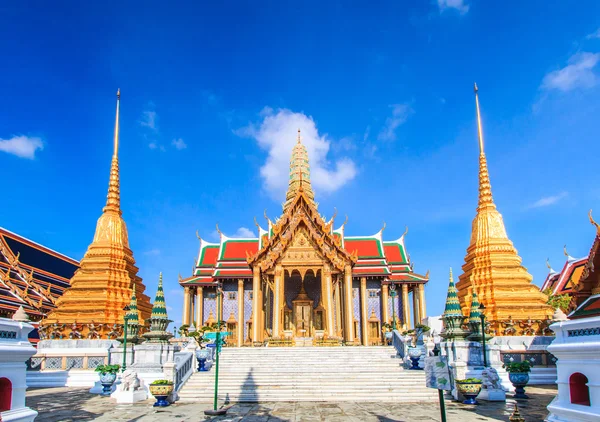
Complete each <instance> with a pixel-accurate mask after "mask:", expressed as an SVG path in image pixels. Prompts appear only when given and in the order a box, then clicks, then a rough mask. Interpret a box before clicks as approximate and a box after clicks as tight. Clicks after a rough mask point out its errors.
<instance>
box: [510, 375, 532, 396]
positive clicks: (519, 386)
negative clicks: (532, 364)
mask: <svg viewBox="0 0 600 422" xmlns="http://www.w3.org/2000/svg"><path fill="white" fill-rule="evenodd" d="M508 379H509V380H510V382H511V383H512V385H514V386H515V395H514V396H513V397H514V398H515V399H528V398H529V397H528V396H527V395H526V394H525V386H526V385H527V383H528V382H529V373H528V372H509V373H508Z"/></svg>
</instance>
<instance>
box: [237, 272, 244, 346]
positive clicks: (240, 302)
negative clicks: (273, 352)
mask: <svg viewBox="0 0 600 422" xmlns="http://www.w3.org/2000/svg"><path fill="white" fill-rule="evenodd" d="M237 306H238V317H237V347H242V345H243V344H244V280H243V279H241V278H240V279H239V280H238V293H237Z"/></svg>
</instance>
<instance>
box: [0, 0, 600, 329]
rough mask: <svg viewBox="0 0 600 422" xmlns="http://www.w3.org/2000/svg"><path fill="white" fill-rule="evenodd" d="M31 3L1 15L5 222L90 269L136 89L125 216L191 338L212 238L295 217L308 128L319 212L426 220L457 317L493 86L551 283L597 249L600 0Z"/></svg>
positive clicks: (442, 285)
mask: <svg viewBox="0 0 600 422" xmlns="http://www.w3.org/2000/svg"><path fill="white" fill-rule="evenodd" d="M27 3H28V4H27V5H25V4H24V3H23V4H16V3H12V4H8V3H7V4H2V5H0V40H1V41H0V56H1V57H3V59H4V60H3V64H4V65H3V66H2V67H0V90H1V92H2V94H3V95H2V98H3V100H2V101H1V102H0V164H1V166H2V169H3V174H4V180H3V181H4V184H5V187H6V188H7V189H5V194H6V197H5V206H3V207H0V225H2V226H3V227H6V228H7V229H9V230H12V231H15V232H17V233H19V234H21V235H24V236H26V237H29V238H31V239H33V240H35V241H38V242H40V243H42V244H45V245H47V246H49V247H52V248H54V249H56V250H58V251H61V252H63V253H65V254H67V255H70V256H72V257H74V258H77V259H81V257H82V256H83V254H84V253H85V250H86V248H87V245H88V244H89V242H90V241H91V239H92V237H93V232H94V227H95V223H96V220H97V218H98V216H99V215H100V212H101V208H102V206H103V205H104V202H105V200H106V190H107V186H108V172H109V166H110V156H111V153H112V151H111V148H112V145H111V142H112V130H113V123H114V105H115V104H114V99H115V97H114V95H115V92H116V89H117V88H118V87H120V88H121V92H122V101H121V148H120V164H121V189H122V208H123V211H124V218H125V221H126V222H127V225H128V228H129V235H130V243H131V247H132V249H133V251H134V256H135V258H136V260H137V264H138V266H139V267H140V275H141V276H142V277H143V279H144V280H145V284H146V286H147V287H148V293H149V295H150V296H153V295H154V292H155V289H156V284H157V280H158V273H159V271H162V272H163V273H164V276H165V283H166V289H165V290H166V292H167V294H166V301H167V305H168V306H169V307H170V308H171V311H170V312H171V316H172V318H173V319H174V320H176V323H178V322H179V320H180V307H181V298H182V294H181V291H180V289H179V288H178V286H177V275H178V273H181V274H182V275H183V276H187V275H190V273H191V269H192V265H193V260H194V258H195V256H196V254H197V250H198V241H197V239H196V235H195V232H196V230H198V231H199V233H200V235H201V236H203V237H204V238H206V239H208V240H213V241H214V240H216V236H215V223H219V227H220V228H221V230H222V231H223V232H224V233H226V234H228V235H235V234H236V233H237V234H243V233H244V232H246V231H247V230H251V231H253V232H256V229H255V226H254V224H253V218H254V216H256V217H257V218H258V219H259V220H260V221H261V222H262V218H261V216H262V215H263V211H264V209H265V208H266V209H267V213H268V214H269V216H270V217H272V218H273V217H275V216H276V215H278V214H279V213H280V212H281V202H283V200H284V185H285V183H282V179H281V178H282V177H284V179H285V173H286V171H287V169H286V167H287V162H288V161H289V154H290V152H291V148H292V145H293V142H294V139H295V135H296V134H295V130H296V128H297V127H298V126H299V127H301V128H302V130H303V134H304V136H305V143H306V144H307V147H308V150H309V154H310V158H311V165H312V168H313V173H312V174H313V185H314V190H315V193H316V197H317V201H318V202H319V209H320V211H321V212H322V213H323V214H325V215H326V216H330V215H331V214H332V213H333V208H334V207H337V209H338V211H339V214H338V215H339V216H340V217H338V218H339V219H340V220H339V222H340V223H341V221H342V220H343V216H344V215H345V214H347V215H348V217H349V222H348V225H347V234H349V235H361V234H364V235H369V234H373V233H375V232H377V231H378V230H379V229H380V228H381V226H382V223H383V221H385V222H386V223H387V228H386V231H385V235H384V237H385V238H387V239H394V238H397V237H399V236H400V235H401V234H402V233H403V231H404V227H405V226H406V225H408V226H409V230H410V231H409V234H408V235H407V238H406V243H407V247H408V249H409V252H410V254H411V257H412V260H413V261H414V263H415V270H416V271H418V272H420V273H425V272H426V271H427V269H430V270H431V281H430V283H429V285H428V287H427V289H426V294H427V301H428V313H429V314H432V315H435V314H440V313H441V312H442V305H443V302H444V299H445V292H446V286H447V274H448V267H450V266H452V267H453V268H454V269H455V274H459V273H460V270H459V268H460V266H461V265H462V263H463V259H464V256H465V251H466V248H467V246H468V242H469V235H470V230H471V221H472V219H473V217H474V215H475V208H476V204H477V171H478V170H477V165H478V160H477V154H478V151H477V137H476V126H475V106H474V97H473V82H474V81H477V83H478V85H479V88H480V100H481V106H482V119H483V125H484V134H485V141H486V152H487V155H488V164H489V168H490V176H491V182H492V189H493V193H494V197H495V200H496V203H497V205H498V207H499V210H500V211H501V213H502V214H503V216H504V220H505V223H506V226H507V231H508V234H509V236H510V238H511V239H512V240H513V242H514V243H515V246H516V248H517V249H518V251H519V253H520V254H521V256H522V257H523V262H524V265H525V266H526V267H527V268H528V269H529V270H530V272H531V273H532V274H533V276H534V279H535V282H536V283H537V284H541V282H542V281H543V279H544V278H545V276H546V274H547V268H546V265H545V261H546V258H548V257H549V258H550V262H551V263H552V265H553V266H554V267H555V268H556V269H559V267H561V266H562V265H563V263H564V259H565V257H564V255H563V245H564V244H566V245H567V249H568V251H569V253H570V254H571V255H573V256H576V257H580V256H584V255H587V253H588V251H589V248H590V246H591V243H592V239H593V236H594V231H593V228H592V227H591V226H590V224H589V222H588V219H587V215H586V214H587V211H588V210H589V209H590V208H596V209H598V215H599V216H600V183H599V181H600V173H599V172H598V171H597V167H598V164H597V163H598V157H599V156H600V142H598V133H599V126H600V119H599V118H598V116H599V115H600V96H599V95H598V94H599V93H600V87H599V84H598V77H599V74H598V73H599V69H600V65H599V64H598V62H599V61H600V3H598V2H595V1H580V2H577V7H573V4H572V2H560V3H559V4H552V5H550V4H549V3H548V2H546V1H530V2H518V1H502V2H484V1H476V0H471V1H469V0H463V1H460V0H439V1H430V2H427V1H423V2H398V1H381V2H369V6H366V5H363V6H359V5H354V6H352V7H350V6H349V3H346V2H311V1H307V2H287V1H283V2H275V1H270V2H256V1H253V2H243V1H240V2H230V3H228V4H227V5H224V6H218V5H215V4H213V3H214V2H210V4H209V3H208V2H207V3H206V4H204V5H202V4H198V3H199V2H193V3H192V2H189V3H185V2H178V3H177V5H176V6H171V7H166V3H164V2H153V1H148V2H143V3H142V2H126V4H117V3H116V2H108V3H109V4H107V5H100V4H95V5H92V4H85V5H83V3H81V2H61V3H60V6H56V5H49V4H47V3H46V2H38V3H36V2H27ZM324 3H325V4H324ZM351 3H353V4H356V3H357V2H351ZM553 3H555V2H553ZM365 4H366V3H365Z"/></svg>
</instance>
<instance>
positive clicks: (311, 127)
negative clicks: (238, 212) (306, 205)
mask: <svg viewBox="0 0 600 422" xmlns="http://www.w3.org/2000/svg"><path fill="white" fill-rule="evenodd" d="M260 116H261V117H262V118H263V120H262V122H260V123H259V124H250V125H248V126H246V127H243V128H241V129H238V130H237V131H235V133H236V134H237V135H239V136H246V137H250V138H253V139H255V140H256V141H257V142H258V145H259V146H260V147H261V148H262V149H264V150H266V151H267V152H268V156H267V161H266V162H265V164H264V165H263V166H262V167H261V169H260V174H261V176H262V178H263V182H264V184H263V187H264V188H265V190H266V191H267V192H269V193H270V194H271V195H272V196H273V198H276V199H279V200H282V199H283V193H284V192H285V190H286V189H287V186H288V180H289V172H290V157H291V154H292V149H293V147H294V144H295V143H296V138H297V131H298V129H300V130H301V135H302V143H303V144H304V145H305V146H306V149H307V151H308V158H309V160H310V169H311V170H310V171H311V176H310V179H311V183H312V185H313V188H314V190H315V191H316V192H317V193H318V192H319V191H321V192H333V191H336V190H338V189H339V188H341V187H342V186H343V185H344V184H346V183H347V182H348V181H350V180H352V179H353V178H354V177H355V176H356V166H355V164H354V162H353V161H352V160H350V159H349V158H340V159H338V160H337V161H335V162H330V161H328V160H327V154H328V152H329V149H330V147H331V143H332V140H331V139H330V138H329V137H328V136H327V134H319V131H318V129H317V125H316V124H315V121H314V120H313V118H312V117H311V116H307V115H306V114H304V113H296V112H293V111H291V110H288V109H279V110H277V111H275V110H273V109H272V108H270V107H265V108H264V109H263V110H262V111H261V113H260Z"/></svg>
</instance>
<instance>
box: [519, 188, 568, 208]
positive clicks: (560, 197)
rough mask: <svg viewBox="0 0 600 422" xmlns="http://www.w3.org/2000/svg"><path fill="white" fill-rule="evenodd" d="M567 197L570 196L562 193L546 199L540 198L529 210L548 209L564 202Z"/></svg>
mask: <svg viewBox="0 0 600 422" xmlns="http://www.w3.org/2000/svg"><path fill="white" fill-rule="evenodd" d="M567 196H569V193H568V192H561V193H559V194H557V195H553V196H545V197H543V198H540V199H538V200H537V201H535V202H534V203H533V204H531V205H530V206H529V207H528V208H541V207H548V206H550V205H554V204H556V203H558V202H559V201H561V200H563V199H564V198H566V197H567Z"/></svg>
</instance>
